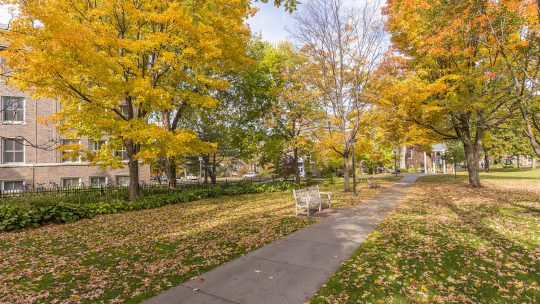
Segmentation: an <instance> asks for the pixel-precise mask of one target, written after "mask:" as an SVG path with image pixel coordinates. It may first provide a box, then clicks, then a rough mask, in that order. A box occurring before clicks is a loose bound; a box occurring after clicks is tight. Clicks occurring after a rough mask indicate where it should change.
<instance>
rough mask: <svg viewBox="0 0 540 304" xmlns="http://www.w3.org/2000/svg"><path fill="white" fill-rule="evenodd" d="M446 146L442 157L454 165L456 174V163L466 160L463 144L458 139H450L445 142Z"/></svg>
mask: <svg viewBox="0 0 540 304" xmlns="http://www.w3.org/2000/svg"><path fill="white" fill-rule="evenodd" d="M446 147H447V151H446V152H445V153H444V155H443V159H444V160H445V161H446V162H449V163H451V164H452V165H453V166H454V175H455V174H457V170H456V167H457V164H460V163H462V162H464V161H465V160H466V157H465V152H464V150H463V145H462V144H461V143H460V142H459V141H458V140H451V141H447V142H446Z"/></svg>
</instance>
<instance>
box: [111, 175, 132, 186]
mask: <svg viewBox="0 0 540 304" xmlns="http://www.w3.org/2000/svg"><path fill="white" fill-rule="evenodd" d="M120 177H126V178H127V179H128V182H127V183H126V184H120V183H119V182H118V178H120ZM114 179H115V182H116V185H117V186H129V175H116V176H115V177H114Z"/></svg>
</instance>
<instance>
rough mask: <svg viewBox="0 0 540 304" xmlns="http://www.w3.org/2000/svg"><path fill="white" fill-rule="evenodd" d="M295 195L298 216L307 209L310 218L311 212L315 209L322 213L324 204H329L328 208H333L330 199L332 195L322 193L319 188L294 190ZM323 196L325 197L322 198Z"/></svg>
mask: <svg viewBox="0 0 540 304" xmlns="http://www.w3.org/2000/svg"><path fill="white" fill-rule="evenodd" d="M293 195H294V202H295V204H296V215H298V214H300V212H301V211H302V210H304V209H305V210H306V213H307V216H308V217H309V215H310V212H311V210H312V209H314V208H316V209H319V212H321V211H322V206H323V204H328V208H330V207H331V205H330V198H331V196H332V193H330V192H321V191H319V187H311V188H306V189H299V190H293ZM321 195H324V196H325V197H321Z"/></svg>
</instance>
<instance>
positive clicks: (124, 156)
mask: <svg viewBox="0 0 540 304" xmlns="http://www.w3.org/2000/svg"><path fill="white" fill-rule="evenodd" d="M114 156H116V157H120V158H121V159H122V160H129V157H128V155H127V151H126V148H122V149H121V150H116V151H114Z"/></svg>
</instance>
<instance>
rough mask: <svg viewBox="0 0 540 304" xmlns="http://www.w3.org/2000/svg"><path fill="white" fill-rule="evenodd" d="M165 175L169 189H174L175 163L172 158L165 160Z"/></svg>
mask: <svg viewBox="0 0 540 304" xmlns="http://www.w3.org/2000/svg"><path fill="white" fill-rule="evenodd" d="M165 175H167V180H168V181H169V187H176V162H175V159H174V157H168V158H167V159H166V160H165Z"/></svg>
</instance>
